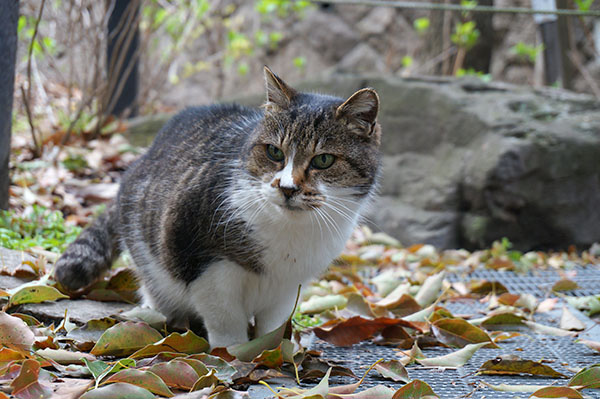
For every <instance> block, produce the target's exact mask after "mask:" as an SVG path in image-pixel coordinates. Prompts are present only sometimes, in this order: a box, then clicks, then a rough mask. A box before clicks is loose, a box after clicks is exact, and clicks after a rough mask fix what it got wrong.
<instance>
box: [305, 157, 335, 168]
mask: <svg viewBox="0 0 600 399" xmlns="http://www.w3.org/2000/svg"><path fill="white" fill-rule="evenodd" d="M333 161H335V157H334V156H333V155H331V154H321V155H317V156H316V157H314V158H313V159H312V161H310V164H311V165H312V167H313V168H316V169H327V168H328V167H330V166H331V165H333Z"/></svg>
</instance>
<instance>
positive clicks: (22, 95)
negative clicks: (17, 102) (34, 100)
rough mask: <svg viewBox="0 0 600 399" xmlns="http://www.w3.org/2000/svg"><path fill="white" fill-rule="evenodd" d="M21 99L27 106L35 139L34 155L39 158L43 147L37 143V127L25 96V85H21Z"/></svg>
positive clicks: (26, 111)
mask: <svg viewBox="0 0 600 399" xmlns="http://www.w3.org/2000/svg"><path fill="white" fill-rule="evenodd" d="M21 97H23V105H24V106H25V113H26V114H27V121H28V122H29V127H30V128H31V138H33V154H34V155H35V156H36V157H39V156H40V155H41V153H40V152H41V147H40V145H39V143H38V141H37V137H36V136H35V127H34V126H33V117H32V115H31V109H30V108H29V99H28V98H27V95H26V94H25V88H24V87H23V85H21Z"/></svg>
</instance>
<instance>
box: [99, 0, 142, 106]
mask: <svg viewBox="0 0 600 399" xmlns="http://www.w3.org/2000/svg"><path fill="white" fill-rule="evenodd" d="M113 4H114V7H113V9H112V11H111V14H110V17H109V19H108V47H107V77H108V93H107V97H106V98H107V103H106V108H105V114H106V115H115V116H121V115H123V113H124V112H125V111H127V110H128V111H129V114H128V116H135V115H136V114H137V111H138V110H137V107H138V104H137V94H138V78H139V77H138V66H139V29H138V24H139V15H140V0H114V2H113Z"/></svg>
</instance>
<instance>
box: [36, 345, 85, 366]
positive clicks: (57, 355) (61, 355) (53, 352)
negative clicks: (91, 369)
mask: <svg viewBox="0 0 600 399" xmlns="http://www.w3.org/2000/svg"><path fill="white" fill-rule="evenodd" d="M35 353H36V354H38V355H39V356H41V357H43V358H47V359H51V360H54V361H55V362H57V363H58V364H84V362H83V360H82V359H84V358H85V359H87V360H88V361H91V362H93V361H94V360H96V357H95V356H94V355H90V354H89V353H85V352H74V351H69V350H66V349H50V348H46V349H40V350H37V351H36V352H35Z"/></svg>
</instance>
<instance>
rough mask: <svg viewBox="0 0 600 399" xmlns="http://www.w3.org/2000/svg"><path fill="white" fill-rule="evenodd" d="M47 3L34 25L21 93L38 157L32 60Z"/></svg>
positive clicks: (41, 8) (39, 151)
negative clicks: (24, 84) (32, 108)
mask: <svg viewBox="0 0 600 399" xmlns="http://www.w3.org/2000/svg"><path fill="white" fill-rule="evenodd" d="M45 5H46V0H42V3H41V4H40V11H39V12H38V17H37V19H36V21H35V26H34V27H33V35H32V36H31V43H30V44H29V50H28V52H27V95H25V89H24V88H23V86H22V85H21V94H22V95H23V104H25V111H26V112H27V119H28V120H29V126H30V127H31V136H32V137H33V144H34V145H35V150H34V153H35V155H36V156H37V157H39V156H40V155H41V147H40V146H39V143H38V141H37V138H36V135H35V126H34V125H33V117H32V115H31V108H30V107H29V101H30V100H31V60H32V57H33V44H34V43H35V39H36V37H37V34H38V29H39V27H40V22H41V21H42V14H43V12H44V6H45Z"/></svg>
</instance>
